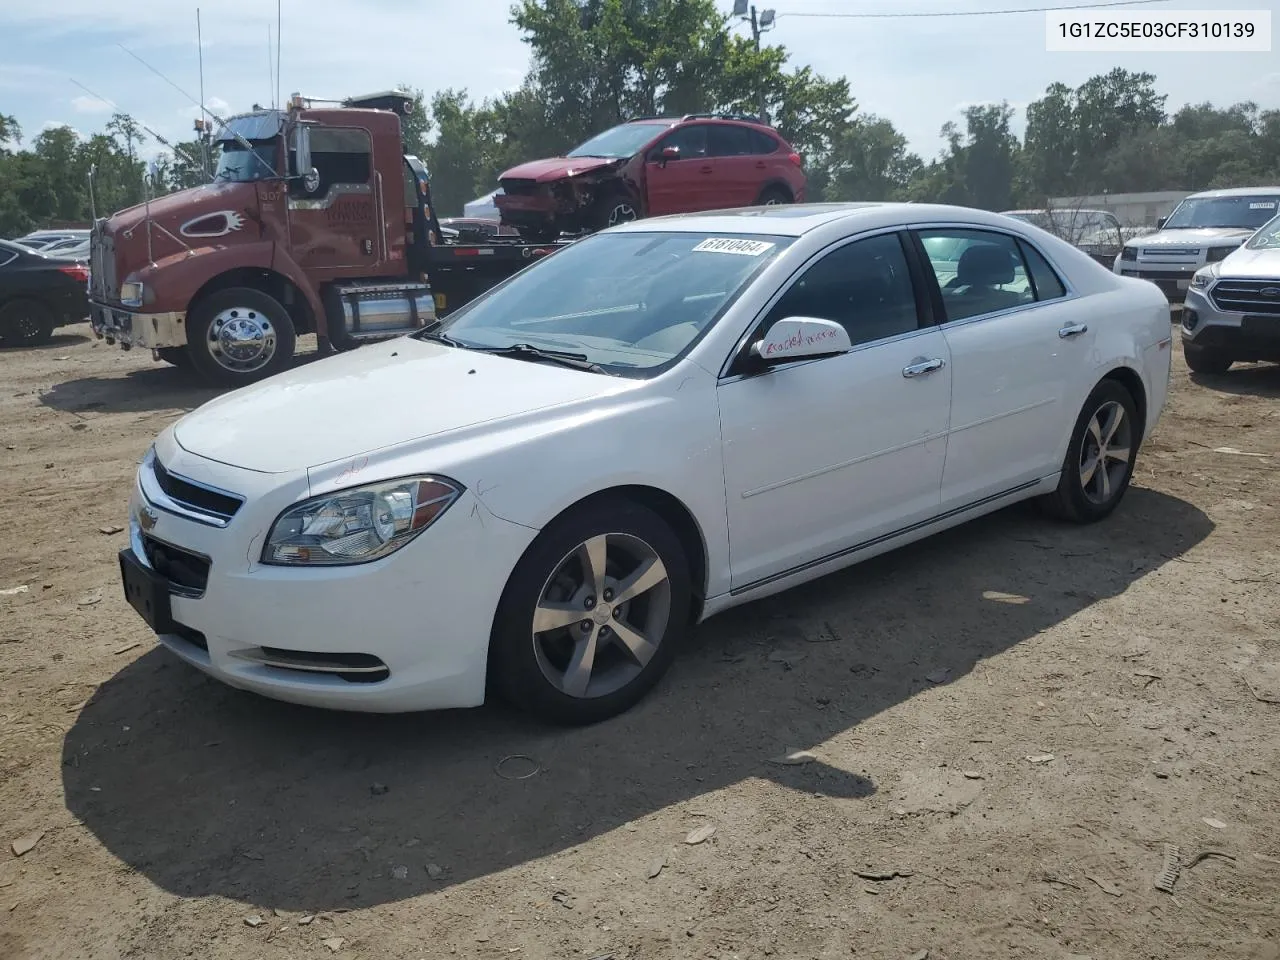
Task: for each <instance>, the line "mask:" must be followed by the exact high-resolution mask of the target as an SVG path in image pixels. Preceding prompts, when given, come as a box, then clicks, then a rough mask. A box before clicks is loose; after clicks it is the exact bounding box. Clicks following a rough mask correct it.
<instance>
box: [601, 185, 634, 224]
mask: <svg viewBox="0 0 1280 960" xmlns="http://www.w3.org/2000/svg"><path fill="white" fill-rule="evenodd" d="M639 219H640V206H639V204H637V203H636V201H635V199H634V198H632V197H631V196H629V195H628V194H627V193H625V192H624V191H622V190H620V189H618V188H616V187H615V188H614V189H612V190H610V191H609V192H607V193H605V194H604V196H602V197H601V198H600V199H599V200H597V201H596V208H595V211H594V216H593V217H592V226H593V227H594V228H595V229H596V230H607V229H609V228H610V227H616V226H617V225H618V224H620V223H631V222H632V221H635V220H639Z"/></svg>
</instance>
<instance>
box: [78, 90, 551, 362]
mask: <svg viewBox="0 0 1280 960" xmlns="http://www.w3.org/2000/svg"><path fill="white" fill-rule="evenodd" d="M411 109H412V100H411V98H409V97H408V96H405V95H404V94H400V93H386V94H374V95H371V96H367V97H359V98H353V99H350V100H346V101H343V102H341V103H334V104H327V103H318V102H316V101H312V100H308V99H305V98H303V97H301V96H299V95H295V96H294V97H292V98H291V99H290V102H289V104H288V106H287V109H284V110H256V111H254V112H252V113H248V114H243V115H240V116H236V117H232V118H230V119H229V120H227V121H225V122H224V123H223V125H222V127H221V129H220V131H219V133H218V138H219V145H220V147H221V150H220V154H219V159H218V164H217V167H216V169H215V170H214V172H213V177H212V180H211V182H209V183H207V184H204V185H203V186H199V187H195V188H192V189H188V190H183V191H180V192H178V193H174V194H170V195H167V196H164V197H159V198H156V199H152V200H148V201H146V202H144V203H142V204H139V205H137V206H134V207H130V208H128V209H126V210H122V211H120V212H119V213H116V214H115V215H113V216H111V217H109V218H105V219H100V220H97V221H95V223H94V225H93V230H92V234H91V243H90V283H89V294H90V302H91V310H92V315H91V320H92V323H93V328H94V331H95V333H96V334H97V335H98V336H99V337H101V338H104V339H106V340H107V341H108V342H110V343H118V344H119V345H120V346H121V347H123V348H124V349H130V348H132V347H135V346H136V347H144V348H148V349H151V350H152V351H153V355H154V356H155V357H156V358H157V359H162V360H166V361H169V362H171V363H174V364H176V365H179V366H191V367H193V368H194V369H196V370H197V371H198V372H199V373H201V374H202V375H203V376H204V377H205V378H206V379H208V380H211V381H213V382H216V383H220V384H225V385H231V386H235V385H239V384H243V383H249V382H253V381H255V380H259V379H262V378H263V377H266V376H270V375H271V374H273V373H275V372H277V371H279V370H281V369H283V368H284V366H285V365H286V364H288V362H289V360H290V358H291V357H292V355H293V352H294V347H295V344H296V340H297V337H298V336H299V335H300V334H303V333H315V334H316V336H317V338H318V341H319V345H320V348H321V350H322V351H323V352H327V351H328V350H329V349H339V350H343V349H349V348H351V347H354V346H358V345H359V344H361V343H363V342H367V341H370V340H381V339H386V338H388V337H391V336H396V335H400V334H403V333H408V332H411V331H413V330H415V329H418V328H419V327H421V326H423V325H425V324H427V323H430V322H432V321H433V320H434V319H435V316H436V303H437V296H435V295H433V291H432V286H431V283H430V282H429V280H428V277H429V274H430V273H431V272H432V271H437V272H439V273H440V274H441V275H442V277H443V278H444V283H443V286H445V287H448V286H450V282H449V281H450V280H454V281H457V280H459V279H464V278H465V279H468V280H470V281H471V282H470V284H469V285H464V287H463V293H462V295H461V296H459V295H458V294H456V293H455V294H454V295H453V296H452V297H450V296H449V294H448V293H447V292H442V293H441V294H440V295H439V298H438V299H439V300H440V301H441V302H442V303H445V302H448V303H449V305H450V306H456V305H457V303H458V302H459V301H460V300H463V299H466V298H468V295H469V294H471V289H472V288H474V289H483V288H484V286H485V284H484V283H477V282H475V278H474V277H468V276H467V275H468V273H471V274H474V273H475V272H476V270H475V267H474V262H475V261H467V262H464V261H465V260H466V257H465V256H464V255H460V254H461V248H458V249H456V250H450V251H448V252H447V255H446V254H444V252H443V245H442V244H441V242H440V239H441V238H440V228H439V223H438V221H437V219H436V214H435V211H434V210H433V209H432V205H431V190H430V182H429V180H428V176H427V171H426V168H425V167H424V166H423V164H422V163H421V162H420V161H419V160H418V159H417V158H415V157H412V156H406V155H405V154H404V153H403V151H402V147H401V128H400V117H401V116H404V115H406V114H407V113H408V112H409V111H410V110H411ZM437 249H439V250H441V255H436V256H433V251H436V250H437ZM506 253H507V255H506V256H504V257H497V258H492V259H491V260H489V261H488V262H487V263H486V265H488V264H496V263H506V264H508V265H509V266H510V267H511V268H513V269H515V268H518V267H519V266H523V265H524V263H526V262H528V261H529V260H531V259H533V252H532V251H530V250H528V249H527V248H526V250H525V251H523V253H524V255H523V256H521V252H520V251H506ZM469 268H470V269H469ZM513 269H508V270H507V271H506V272H507V273H510V272H513ZM490 272H492V271H490ZM490 279H491V278H490ZM489 285H491V284H489ZM454 286H457V283H456V282H455V283H454ZM450 301H452V302H450Z"/></svg>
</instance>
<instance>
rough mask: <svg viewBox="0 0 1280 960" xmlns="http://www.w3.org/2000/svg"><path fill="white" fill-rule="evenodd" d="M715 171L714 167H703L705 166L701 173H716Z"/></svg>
mask: <svg viewBox="0 0 1280 960" xmlns="http://www.w3.org/2000/svg"><path fill="white" fill-rule="evenodd" d="M714 172H715V171H714V169H713V168H711V167H703V168H702V169H701V170H700V171H699V173H714Z"/></svg>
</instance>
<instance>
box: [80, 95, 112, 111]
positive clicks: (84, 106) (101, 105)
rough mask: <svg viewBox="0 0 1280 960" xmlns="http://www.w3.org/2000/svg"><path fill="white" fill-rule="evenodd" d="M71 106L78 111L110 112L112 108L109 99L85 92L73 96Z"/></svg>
mask: <svg viewBox="0 0 1280 960" xmlns="http://www.w3.org/2000/svg"><path fill="white" fill-rule="evenodd" d="M71 108H72V109H73V110H75V112H76V113H110V112H111V109H112V107H111V104H109V103H107V101H105V100H100V99H98V98H97V97H90V96H87V95H84V94H81V95H80V96H78V97H72V98H71Z"/></svg>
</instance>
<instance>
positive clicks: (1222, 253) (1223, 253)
mask: <svg viewBox="0 0 1280 960" xmlns="http://www.w3.org/2000/svg"><path fill="white" fill-rule="evenodd" d="M1239 249H1240V248H1239V247H1236V246H1230V247H1210V248H1209V250H1208V255H1207V256H1206V257H1205V261H1206V262H1207V263H1217V262H1218V261H1219V260H1225V259H1227V257H1229V256H1231V254H1233V253H1235V252H1236V251H1237V250H1239Z"/></svg>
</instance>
